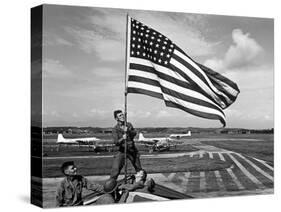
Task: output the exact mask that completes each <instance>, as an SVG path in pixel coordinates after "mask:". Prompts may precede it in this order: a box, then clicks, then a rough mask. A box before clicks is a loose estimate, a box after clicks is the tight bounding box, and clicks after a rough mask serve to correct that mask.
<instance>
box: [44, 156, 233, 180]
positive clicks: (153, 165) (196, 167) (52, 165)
mask: <svg viewBox="0 0 281 212" xmlns="http://www.w3.org/2000/svg"><path fill="white" fill-rule="evenodd" d="M63 162H65V159H56V160H44V161H43V165H44V169H43V176H44V178H45V177H62V176H63V175H62V173H61V171H60V168H59V167H60V166H61V164H62V163H63ZM74 162H75V164H76V165H77V167H78V170H79V174H81V175H85V176H90V175H109V174H110V171H111V166H112V162H113V158H112V157H107V158H87V159H85V158H83V159H74ZM141 164H142V166H143V167H144V168H145V170H146V171H147V172H148V173H159V172H161V173H168V172H186V171H202V170H220V169H224V168H227V167H230V166H231V165H232V164H231V163H229V162H224V161H221V160H217V159H212V160H210V159H207V158H200V159H196V158H190V157H188V156H183V157H177V158H149V159H147V158H145V159H141ZM128 172H129V173H134V169H133V167H132V165H131V163H130V162H129V161H128Z"/></svg>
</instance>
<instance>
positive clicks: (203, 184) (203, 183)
mask: <svg viewBox="0 0 281 212" xmlns="http://www.w3.org/2000/svg"><path fill="white" fill-rule="evenodd" d="M199 187H200V191H204V192H205V191H206V177H205V172H200V184H199Z"/></svg>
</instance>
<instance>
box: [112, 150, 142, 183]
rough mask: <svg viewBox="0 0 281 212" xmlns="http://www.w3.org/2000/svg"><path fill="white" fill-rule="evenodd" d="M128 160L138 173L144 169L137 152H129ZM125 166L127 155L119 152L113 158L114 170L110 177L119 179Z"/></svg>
mask: <svg viewBox="0 0 281 212" xmlns="http://www.w3.org/2000/svg"><path fill="white" fill-rule="evenodd" d="M127 158H128V159H129V160H130V161H131V163H132V165H133V167H134V168H135V170H136V172H138V171H140V170H141V169H142V167H141V163H140V155H139V152H138V151H137V150H135V151H127ZM124 164H125V153H124V152H120V151H119V152H118V153H117V154H116V155H115V156H114V158H113V164H112V168H111V175H110V177H111V178H114V179H117V178H118V176H119V174H120V171H121V170H122V168H123V166H124Z"/></svg>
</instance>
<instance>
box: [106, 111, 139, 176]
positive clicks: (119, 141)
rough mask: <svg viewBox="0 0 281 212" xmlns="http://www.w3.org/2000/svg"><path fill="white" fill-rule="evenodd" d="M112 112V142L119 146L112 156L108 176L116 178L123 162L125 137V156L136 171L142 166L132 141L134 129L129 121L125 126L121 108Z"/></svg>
mask: <svg viewBox="0 0 281 212" xmlns="http://www.w3.org/2000/svg"><path fill="white" fill-rule="evenodd" d="M113 114H114V118H115V120H116V121H117V124H116V125H115V127H114V128H113V130H112V136H113V141H114V144H115V145H116V146H118V147H119V151H118V153H117V154H116V155H115V156H114V159H113V165H112V169H111V175H110V177H111V178H113V179H117V178H118V175H119V174H120V171H121V169H122V168H123V166H124V162H125V139H127V158H128V159H129V160H130V161H131V163H132V165H133V167H134V168H135V170H136V172H139V171H140V170H142V167H141V163H140V155H139V152H138V150H137V148H136V146H135V143H134V137H135V136H136V135H137V132H136V130H135V129H134V127H133V125H132V124H131V123H129V122H128V123H127V126H126V127H125V117H124V114H123V112H122V110H115V111H114V113H113ZM125 132H127V133H125Z"/></svg>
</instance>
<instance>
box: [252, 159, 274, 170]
mask: <svg viewBox="0 0 281 212" xmlns="http://www.w3.org/2000/svg"><path fill="white" fill-rule="evenodd" d="M253 159H255V160H256V161H258V162H260V163H261V164H263V165H264V166H266V167H267V168H269V169H270V170H271V171H273V167H272V166H270V165H268V164H267V163H266V162H265V161H263V160H260V159H257V158H253Z"/></svg>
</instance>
